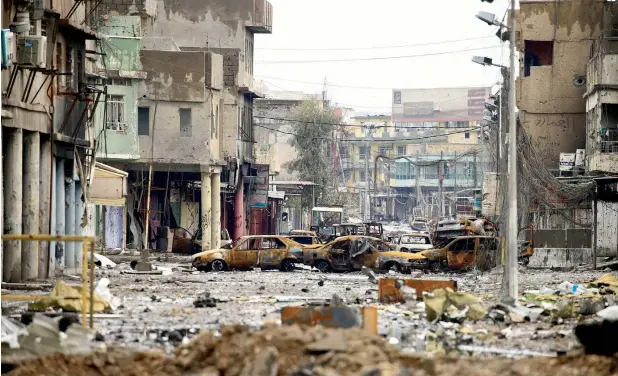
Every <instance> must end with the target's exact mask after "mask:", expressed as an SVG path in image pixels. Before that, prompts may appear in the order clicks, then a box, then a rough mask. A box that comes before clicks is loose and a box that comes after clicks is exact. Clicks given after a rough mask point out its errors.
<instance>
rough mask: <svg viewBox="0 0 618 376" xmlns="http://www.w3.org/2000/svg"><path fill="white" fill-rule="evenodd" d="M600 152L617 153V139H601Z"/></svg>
mask: <svg viewBox="0 0 618 376" xmlns="http://www.w3.org/2000/svg"><path fill="white" fill-rule="evenodd" d="M601 153H618V141H601Z"/></svg>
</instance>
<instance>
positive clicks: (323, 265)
mask: <svg viewBox="0 0 618 376" xmlns="http://www.w3.org/2000/svg"><path fill="white" fill-rule="evenodd" d="M313 266H314V267H315V268H316V269H317V270H319V271H320V272H322V273H327V272H330V264H329V263H328V261H325V260H318V261H316V262H315V264H314V265H313Z"/></svg>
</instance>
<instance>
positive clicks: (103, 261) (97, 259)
mask: <svg viewBox="0 0 618 376" xmlns="http://www.w3.org/2000/svg"><path fill="white" fill-rule="evenodd" d="M94 265H96V266H98V267H99V268H102V269H114V268H115V267H116V263H115V262H113V261H112V260H110V259H109V258H107V257H105V256H103V255H102V254H100V253H96V252H95V253H94Z"/></svg>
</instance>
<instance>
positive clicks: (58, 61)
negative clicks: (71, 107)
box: [56, 42, 64, 92]
mask: <svg viewBox="0 0 618 376" xmlns="http://www.w3.org/2000/svg"><path fill="white" fill-rule="evenodd" d="M62 56H63V55H62V43H60V42H56V69H57V70H58V72H60V71H61V69H62V67H63V62H62ZM63 77H64V76H56V80H57V81H56V82H57V84H58V92H62V90H61V89H60V88H61V87H62V78H63Z"/></svg>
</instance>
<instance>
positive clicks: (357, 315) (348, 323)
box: [281, 307, 378, 334]
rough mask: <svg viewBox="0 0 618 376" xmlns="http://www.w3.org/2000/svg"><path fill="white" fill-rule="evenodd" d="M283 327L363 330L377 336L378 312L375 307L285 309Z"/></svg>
mask: <svg viewBox="0 0 618 376" xmlns="http://www.w3.org/2000/svg"><path fill="white" fill-rule="evenodd" d="M281 322H282V323H283V324H284V325H292V324H298V325H309V326H315V325H322V326H325V327H327V328H344V329H345V328H363V329H364V330H365V331H367V332H368V333H371V334H378V310H377V309H376V308H375V307H285V308H283V309H282V310H281Z"/></svg>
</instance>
